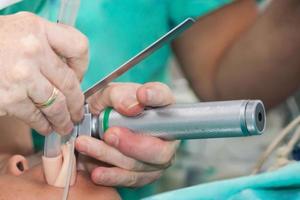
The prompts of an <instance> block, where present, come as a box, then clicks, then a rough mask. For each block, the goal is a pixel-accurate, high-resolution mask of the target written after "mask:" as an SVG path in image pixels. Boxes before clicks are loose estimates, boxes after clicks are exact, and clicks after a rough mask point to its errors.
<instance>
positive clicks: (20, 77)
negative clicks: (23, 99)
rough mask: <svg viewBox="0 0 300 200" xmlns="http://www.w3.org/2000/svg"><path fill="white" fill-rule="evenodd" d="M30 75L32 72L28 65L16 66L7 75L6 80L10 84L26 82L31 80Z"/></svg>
mask: <svg viewBox="0 0 300 200" xmlns="http://www.w3.org/2000/svg"><path fill="white" fill-rule="evenodd" d="M32 74H33V73H32V70H31V69H30V67H29V66H28V65H20V64H16V65H15V66H14V67H12V68H11V70H10V71H9V72H8V73H7V78H8V81H9V82H12V83H19V82H27V81H30V80H31V79H32V77H33V76H32Z"/></svg>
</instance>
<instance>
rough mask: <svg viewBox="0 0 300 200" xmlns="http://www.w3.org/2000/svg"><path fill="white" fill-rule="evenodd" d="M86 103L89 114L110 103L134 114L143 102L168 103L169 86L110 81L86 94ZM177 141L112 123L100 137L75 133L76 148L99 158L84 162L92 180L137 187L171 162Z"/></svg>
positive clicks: (100, 182)
mask: <svg viewBox="0 0 300 200" xmlns="http://www.w3.org/2000/svg"><path fill="white" fill-rule="evenodd" d="M88 103H89V106H90V111H91V112H92V113H93V114H99V113H100V111H102V110H103V109H104V108H106V107H108V106H112V107H113V108H114V109H116V110H117V111H118V112H119V113H121V114H124V115H127V116H135V115H137V114H139V113H141V112H142V111H143V109H144V107H145V106H151V107H158V106H166V105H169V104H172V103H174V97H173V95H172V93H171V91H170V89H169V88H168V87H167V86H165V85H163V84H160V83H147V84H144V85H139V84H130V83H127V84H120V83H114V84H111V85H109V86H108V87H106V88H105V89H104V90H102V91H100V92H98V93H96V94H95V95H93V96H92V97H91V98H89V99H88ZM178 144H179V142H178V141H164V140H161V139H159V138H154V137H150V136H143V135H137V134H134V133H132V132H131V131H130V130H129V129H126V128H125V127H112V128H109V129H108V130H107V131H106V133H105V134H104V141H101V140H97V139H94V138H91V137H87V136H81V137H79V138H78V139H77V140H76V149H77V150H78V151H79V152H81V153H83V154H84V155H87V156H90V157H92V158H94V159H96V160H98V161H99V162H98V163H97V162H93V163H88V164H86V167H87V168H88V171H90V172H91V179H92V180H93V182H95V183H96V184H100V185H106V186H127V187H137V186H143V185H145V184H148V183H150V182H152V181H154V180H156V179H158V178H159V177H160V176H161V174H162V172H163V170H164V169H166V168H167V167H169V165H170V164H171V162H172V160H173V157H174V154H175V151H176V148H177V146H178ZM100 163H101V164H100ZM103 163H106V164H105V165H103ZM107 164H110V165H112V166H108V165H107Z"/></svg>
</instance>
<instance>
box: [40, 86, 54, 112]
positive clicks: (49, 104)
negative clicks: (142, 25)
mask: <svg viewBox="0 0 300 200" xmlns="http://www.w3.org/2000/svg"><path fill="white" fill-rule="evenodd" d="M57 95H58V89H57V88H56V87H54V88H53V91H52V94H51V96H50V97H49V98H48V99H47V100H46V101H45V102H43V103H35V106H36V107H38V108H47V107H48V106H51V105H52V104H53V103H54V101H55V99H56V98H57Z"/></svg>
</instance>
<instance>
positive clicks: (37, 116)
mask: <svg viewBox="0 0 300 200" xmlns="http://www.w3.org/2000/svg"><path fill="white" fill-rule="evenodd" d="M42 117H43V115H42V113H41V112H40V111H39V110H38V109H35V110H34V111H33V113H31V114H30V116H29V119H28V122H29V123H30V124H36V123H38V122H39V121H40V120H41V119H42ZM42 128H43V126H41V129H42Z"/></svg>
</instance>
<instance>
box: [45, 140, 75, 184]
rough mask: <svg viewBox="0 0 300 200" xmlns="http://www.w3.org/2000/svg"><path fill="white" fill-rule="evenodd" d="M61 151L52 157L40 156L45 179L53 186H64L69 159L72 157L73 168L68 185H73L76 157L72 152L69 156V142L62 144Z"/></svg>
mask: <svg viewBox="0 0 300 200" xmlns="http://www.w3.org/2000/svg"><path fill="white" fill-rule="evenodd" d="M61 152H62V153H61V155H59V156H57V157H54V158H48V157H44V156H43V158H42V159H43V168H44V174H45V178H46V181H47V183H48V184H49V185H53V186H55V187H64V186H65V184H66V178H67V174H68V166H69V163H70V161H71V159H73V169H72V177H71V181H70V185H74V183H75V179H76V158H75V155H74V154H72V157H70V144H69V143H66V144H64V145H62V148H61Z"/></svg>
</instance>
